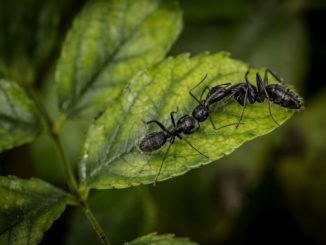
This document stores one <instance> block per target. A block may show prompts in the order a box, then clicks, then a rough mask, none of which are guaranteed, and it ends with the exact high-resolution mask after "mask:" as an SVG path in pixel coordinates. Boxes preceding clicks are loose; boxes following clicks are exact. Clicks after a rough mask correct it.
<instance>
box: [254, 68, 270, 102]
mask: <svg viewBox="0 0 326 245" xmlns="http://www.w3.org/2000/svg"><path fill="white" fill-rule="evenodd" d="M256 83H257V89H258V97H259V100H260V101H261V102H264V100H265V98H268V95H267V96H266V94H267V93H265V91H266V89H265V85H264V82H263V80H262V78H261V76H260V74H259V73H258V72H257V73H256Z"/></svg>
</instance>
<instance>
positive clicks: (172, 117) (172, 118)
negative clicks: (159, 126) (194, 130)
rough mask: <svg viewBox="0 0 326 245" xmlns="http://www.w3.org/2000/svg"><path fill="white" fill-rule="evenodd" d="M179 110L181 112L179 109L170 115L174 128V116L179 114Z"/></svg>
mask: <svg viewBox="0 0 326 245" xmlns="http://www.w3.org/2000/svg"><path fill="white" fill-rule="evenodd" d="M178 110H179V108H178V107H177V110H176V111H172V112H171V113H170V117H171V122H172V125H173V127H175V125H176V124H175V120H174V116H173V115H174V114H176V113H178Z"/></svg>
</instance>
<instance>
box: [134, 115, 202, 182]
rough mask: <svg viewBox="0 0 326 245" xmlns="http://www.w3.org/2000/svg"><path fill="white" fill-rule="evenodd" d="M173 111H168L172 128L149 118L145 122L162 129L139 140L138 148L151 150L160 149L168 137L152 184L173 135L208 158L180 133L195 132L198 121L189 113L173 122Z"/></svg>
mask: <svg viewBox="0 0 326 245" xmlns="http://www.w3.org/2000/svg"><path fill="white" fill-rule="evenodd" d="M175 113H177V112H171V113H170V117H171V121H172V125H173V129H172V130H168V129H167V128H166V127H165V126H164V125H163V124H162V123H160V122H159V121H157V120H151V121H148V122H146V124H151V123H155V124H156V125H157V126H159V127H160V128H161V129H162V131H158V132H153V133H150V134H148V135H146V136H145V137H144V138H143V139H142V140H141V142H140V144H139V148H140V150H141V151H143V152H153V151H156V150H158V149H160V148H161V147H162V146H164V145H165V143H166V142H167V140H168V139H170V140H169V146H168V148H167V150H166V152H165V153H164V156H163V159H162V163H161V166H160V169H159V171H158V173H157V175H156V177H155V180H154V185H155V183H156V181H157V179H158V177H159V175H160V173H161V169H162V166H163V163H164V161H165V160H166V158H167V156H168V154H169V151H170V148H171V146H172V145H173V144H174V140H175V137H178V138H179V139H183V140H184V141H185V142H186V143H187V144H188V145H189V146H190V147H191V148H192V149H194V150H195V151H196V152H198V153H199V154H200V155H202V156H204V157H206V158H208V156H206V155H205V154H203V153H201V152H200V151H199V150H197V149H196V147H194V146H193V145H192V144H191V143H190V142H189V141H188V140H187V139H186V138H185V137H182V136H181V134H185V135H190V134H193V133H194V132H196V131H197V130H198V129H199V123H198V122H197V121H196V120H195V119H194V118H193V117H192V116H189V115H184V116H182V117H181V118H180V119H179V120H178V121H177V123H175V119H174V114H175Z"/></svg>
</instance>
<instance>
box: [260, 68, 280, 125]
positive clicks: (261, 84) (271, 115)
mask: <svg viewBox="0 0 326 245" xmlns="http://www.w3.org/2000/svg"><path fill="white" fill-rule="evenodd" d="M265 74H267V73H265ZM256 79H257V86H258V84H259V86H261V89H262V90H263V91H264V94H265V96H263V95H262V97H266V99H267V102H268V111H269V115H270V117H271V118H272V120H273V121H274V122H275V123H276V124H277V125H278V126H281V125H280V124H279V123H278V122H277V121H276V119H275V118H274V116H273V114H272V108H271V102H270V100H269V95H268V93H267V90H266V86H267V85H265V84H267V76H266V77H265V76H264V81H262V80H261V76H260V75H259V73H257V74H256ZM265 79H266V80H265Z"/></svg>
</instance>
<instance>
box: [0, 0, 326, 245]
mask: <svg viewBox="0 0 326 245" xmlns="http://www.w3.org/2000/svg"><path fill="white" fill-rule="evenodd" d="M180 2H181V7H182V8H183V10H184V18H185V26H184V30H183V32H182V34H181V36H180V38H179V39H178V40H177V43H176V44H175V45H174V47H173V49H172V51H171V54H173V55H176V54H179V53H181V52H191V53H192V54H196V53H201V52H203V51H207V50H209V51H211V52H215V51H221V50H226V51H229V52H231V53H232V56H233V57H235V58H239V59H242V60H244V61H246V62H247V63H249V64H251V65H253V66H264V67H269V68H271V69H272V70H274V71H276V72H277V73H278V74H280V75H281V76H282V77H283V78H284V80H285V82H286V83H289V84H292V85H294V86H295V87H296V88H297V89H298V90H299V93H300V94H304V95H305V101H306V109H305V111H303V112H301V113H300V114H299V115H296V116H295V117H294V118H293V120H291V121H289V122H287V124H286V126H285V127H282V128H280V129H278V130H277V131H275V132H273V133H271V134H269V135H268V136H266V137H264V138H260V139H256V140H255V141H253V142H249V143H246V144H245V145H244V146H243V147H241V148H240V149H238V150H237V151H236V152H235V153H234V154H232V155H230V156H228V157H225V158H224V159H222V160H219V161H218V162H217V163H216V164H212V165H210V166H207V167H204V168H200V169H198V170H194V171H191V172H190V173H188V174H186V175H184V176H181V177H178V178H175V179H172V180H170V181H167V182H163V183H160V184H158V186H157V187H156V188H153V187H151V186H143V187H135V188H131V189H128V190H123V191H115V190H110V191H104V192H102V191H101V192H98V191H96V192H95V191H94V193H91V207H92V208H93V209H94V212H95V213H96V216H97V217H98V218H99V220H100V223H101V224H102V225H103V226H104V227H105V230H106V231H107V232H108V234H109V236H110V237H112V240H113V241H114V242H116V243H121V242H123V241H127V240H129V241H130V240H132V239H133V238H135V237H138V236H141V235H144V234H146V233H148V232H153V231H158V232H159V233H175V234H176V235H177V236H189V237H191V239H192V240H194V241H198V242H199V243H201V244H240V243H241V244H246V243H252V242H253V241H255V242H257V241H258V242H260V243H266V242H267V243H280V242H288V243H306V244H323V243H325V242H326V233H325V232H324V231H325V229H326V222H325V220H326V203H325V198H324V197H325V194H326V193H325V192H326V188H325V186H326V178H325V173H326V164H325V160H324V159H325V157H326V156H325V150H324V149H325V145H326V137H325V135H326V134H325V133H326V132H325V126H324V125H325V123H326V122H325V121H326V116H325V115H326V114H325V106H324V105H325V102H326V101H325V96H326V92H325V76H324V74H323V66H322V65H321V64H322V61H323V60H325V59H326V49H325V43H326V37H325V34H324V33H323V31H322V30H321V28H322V27H321V23H322V20H323V18H324V17H323V16H325V15H326V4H325V3H324V1H313V2H312V1H304V0H300V1H293V0H286V1H277V0H271V1H258V0H251V1H244V0H232V1H229V0H221V1H213V0H211V1H210V0H202V1H195V0H193V1H187V0H182V1H180ZM83 3H84V2H83V1H77V0H69V1H57V0H50V1H38V0H24V1H20V2H19V4H18V3H17V1H9V0H2V1H1V2H0V34H1V38H0V75H1V76H5V77H6V78H13V79H16V80H17V81H19V82H20V83H22V84H31V83H35V84H36V85H37V86H38V88H39V90H40V93H41V96H42V97H44V100H45V104H46V106H47V107H48V108H52V109H51V111H54V113H53V115H52V116H53V117H55V116H56V113H55V111H57V108H56V106H55V105H56V100H55V95H54V92H53V90H54V88H53V76H54V72H53V65H54V64H55V62H56V60H57V59H56V58H57V56H58V53H59V50H60V48H61V42H62V39H63V37H64V35H65V31H66V30H67V28H68V27H69V26H70V23H71V20H72V19H73V18H74V16H75V14H76V13H77V12H78V11H79V10H80V8H81V7H82V6H83ZM27 6H28V7H27ZM84 125H85V122H83V121H72V122H71V123H70V125H67V126H66V127H67V128H65V129H64V130H65V132H64V133H63V135H68V137H67V139H64V144H65V146H66V147H67V149H68V155H69V157H70V158H71V160H72V161H73V162H74V163H77V161H78V157H79V156H78V152H79V151H80V147H81V141H82V139H84V137H85V126H84ZM38 147H41V149H42V150H41V152H36V150H35V149H36V148H38ZM56 157H57V156H56V152H55V151H54V150H53V146H52V143H51V141H50V140H47V139H46V138H39V139H38V141H36V142H35V143H34V144H33V145H32V146H24V147H21V148H18V149H14V150H12V151H9V152H6V153H4V154H2V155H1V157H0V161H1V165H0V173H1V174H3V175H4V174H15V175H18V176H23V177H29V176H36V177H40V178H44V179H49V180H50V182H53V183H56V184H59V185H60V184H61V185H62V182H63V179H62V172H61V171H60V169H59V166H54V165H55V162H56ZM32 163H33V164H34V165H32V166H33V167H32V168H31V167H26V166H30V165H27V164H32ZM59 222H61V223H62V224H64V225H62V227H61V229H60V228H56V226H53V228H51V229H50V230H49V231H48V232H47V233H46V235H45V237H44V240H43V243H44V244H57V243H58V242H63V241H62V240H65V243H66V244H81V241H84V242H86V241H87V242H88V244H90V243H93V242H94V243H95V242H97V238H96V237H95V236H94V234H93V233H92V231H91V230H90V227H89V225H88V224H87V223H86V222H85V220H83V219H82V217H81V214H78V211H76V212H75V211H73V212H72V211H70V210H68V211H66V215H64V216H63V217H62V218H61V221H59ZM87 226H88V227H87ZM88 232H89V233H88ZM58 234H59V236H58ZM284 235H285V236H284ZM59 237H64V238H63V239H62V240H60V239H59ZM266 237H268V241H266V239H267V238H266Z"/></svg>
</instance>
